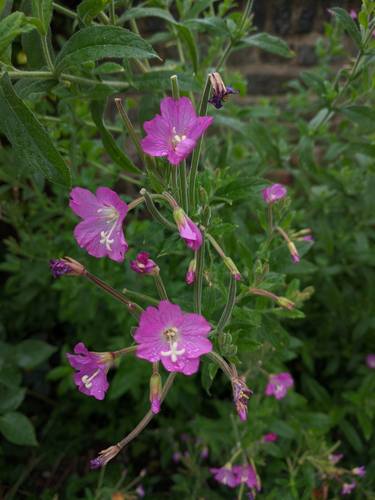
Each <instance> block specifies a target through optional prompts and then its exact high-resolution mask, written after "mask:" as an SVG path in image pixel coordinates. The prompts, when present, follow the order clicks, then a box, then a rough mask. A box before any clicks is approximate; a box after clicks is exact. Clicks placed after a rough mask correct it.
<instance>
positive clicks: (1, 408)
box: [0, 382, 26, 413]
mask: <svg viewBox="0 0 375 500" xmlns="http://www.w3.org/2000/svg"><path fill="white" fill-rule="evenodd" d="M25 392H26V389H24V388H21V387H17V386H15V385H10V384H4V383H3V382H0V413H5V412H8V411H13V410H16V409H17V408H18V407H19V405H20V404H21V403H22V401H23V399H24V397H25Z"/></svg>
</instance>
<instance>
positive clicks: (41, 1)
mask: <svg viewBox="0 0 375 500" xmlns="http://www.w3.org/2000/svg"><path fill="white" fill-rule="evenodd" d="M52 10H53V6H52V0H32V12H33V16H35V17H36V18H38V19H39V20H40V23H41V26H40V31H41V33H42V35H46V34H47V33H48V28H49V25H50V22H51V19H52Z"/></svg>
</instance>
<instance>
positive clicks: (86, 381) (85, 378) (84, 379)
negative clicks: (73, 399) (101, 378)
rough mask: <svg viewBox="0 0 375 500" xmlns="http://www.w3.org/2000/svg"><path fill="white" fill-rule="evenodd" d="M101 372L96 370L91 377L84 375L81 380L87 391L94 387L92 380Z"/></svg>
mask: <svg viewBox="0 0 375 500" xmlns="http://www.w3.org/2000/svg"><path fill="white" fill-rule="evenodd" d="M99 372H100V370H99V369H98V370H96V372H94V373H93V374H92V375H91V376H90V377H89V376H88V375H83V377H82V378H81V380H82V383H83V385H84V386H85V387H86V389H90V387H92V380H94V378H95V377H96V376H97V375H98V373H99Z"/></svg>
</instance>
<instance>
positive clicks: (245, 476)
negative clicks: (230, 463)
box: [233, 464, 260, 491]
mask: <svg viewBox="0 0 375 500" xmlns="http://www.w3.org/2000/svg"><path fill="white" fill-rule="evenodd" d="M233 471H234V472H235V474H236V475H237V478H238V481H239V483H245V484H246V485H247V486H248V487H249V488H256V489H257V490H258V491H259V490H260V482H259V479H258V477H257V473H256V471H255V469H254V467H253V466H252V465H250V464H247V465H235V466H234V467H233Z"/></svg>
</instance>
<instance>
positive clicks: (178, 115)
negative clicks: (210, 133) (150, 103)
mask: <svg viewBox="0 0 375 500" xmlns="http://www.w3.org/2000/svg"><path fill="white" fill-rule="evenodd" d="M160 111H161V115H162V117H163V118H164V119H165V121H166V122H168V123H170V124H172V125H173V126H174V127H175V130H176V132H175V133H176V134H178V135H184V134H186V131H187V130H189V129H190V127H192V126H193V125H194V122H195V121H196V120H197V116H196V113H195V110H194V106H193V104H192V102H191V101H190V99H189V98H188V97H180V99H173V98H172V97H165V98H164V99H163V100H162V101H161V103H160Z"/></svg>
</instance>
